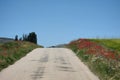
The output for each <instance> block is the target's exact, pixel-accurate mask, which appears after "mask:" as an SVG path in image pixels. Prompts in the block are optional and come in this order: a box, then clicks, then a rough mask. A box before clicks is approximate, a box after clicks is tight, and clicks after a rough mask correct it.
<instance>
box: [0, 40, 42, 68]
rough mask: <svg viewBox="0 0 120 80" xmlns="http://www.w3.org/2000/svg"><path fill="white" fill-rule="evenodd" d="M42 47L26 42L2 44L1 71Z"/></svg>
mask: <svg viewBox="0 0 120 80" xmlns="http://www.w3.org/2000/svg"><path fill="white" fill-rule="evenodd" d="M38 47H42V46H38V45H36V44H34V43H30V42H25V41H13V42H7V43H4V44H0V70H2V69H3V68H6V67H7V66H9V65H11V64H13V63H14V62H15V61H17V60H19V59H20V58H22V57H23V56H25V55H26V54H27V53H28V52H30V51H32V50H33V49H35V48H38Z"/></svg>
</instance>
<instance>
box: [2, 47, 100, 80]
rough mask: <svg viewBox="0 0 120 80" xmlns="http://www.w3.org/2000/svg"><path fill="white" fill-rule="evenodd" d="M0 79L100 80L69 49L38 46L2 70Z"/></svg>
mask: <svg viewBox="0 0 120 80" xmlns="http://www.w3.org/2000/svg"><path fill="white" fill-rule="evenodd" d="M0 80H99V79H98V77H97V76H95V75H94V74H93V73H92V72H91V71H90V70H89V69H88V67H87V66H86V65H84V64H83V62H81V61H80V60H79V59H78V57H77V56H76V55H75V54H74V53H73V52H72V51H71V50H69V49H65V48H37V49H35V50H33V51H32V52H30V53H29V54H27V55H26V56H25V57H23V58H22V59H20V60H19V61H17V62H16V63H14V64H13V65H10V66H9V67H8V68H6V69H4V70H2V71H1V72H0Z"/></svg>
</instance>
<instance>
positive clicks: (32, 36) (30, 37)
mask: <svg viewBox="0 0 120 80" xmlns="http://www.w3.org/2000/svg"><path fill="white" fill-rule="evenodd" d="M28 41H30V42H33V43H35V44H37V35H36V34H35V32H31V33H29V35H28Z"/></svg>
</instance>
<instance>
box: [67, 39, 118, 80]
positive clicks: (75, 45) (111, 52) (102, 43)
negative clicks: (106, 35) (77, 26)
mask: <svg viewBox="0 0 120 80" xmlns="http://www.w3.org/2000/svg"><path fill="white" fill-rule="evenodd" d="M67 47H69V48H70V49H72V50H73V51H74V52H75V53H76V55H77V56H78V57H79V58H80V59H81V60H82V61H83V62H84V63H85V64H86V65H87V66H88V67H89V68H90V69H91V71H92V72H94V73H95V74H96V75H97V76H98V77H99V78H100V80H120V54H119V51H120V39H89V40H88V39H79V40H76V41H72V42H71V43H69V44H68V46H67Z"/></svg>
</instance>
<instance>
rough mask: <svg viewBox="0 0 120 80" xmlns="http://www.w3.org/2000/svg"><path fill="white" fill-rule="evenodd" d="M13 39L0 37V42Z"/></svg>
mask: <svg viewBox="0 0 120 80" xmlns="http://www.w3.org/2000/svg"><path fill="white" fill-rule="evenodd" d="M11 41H14V39H12V38H5V37H0V43H6V42H11Z"/></svg>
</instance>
